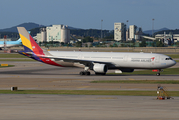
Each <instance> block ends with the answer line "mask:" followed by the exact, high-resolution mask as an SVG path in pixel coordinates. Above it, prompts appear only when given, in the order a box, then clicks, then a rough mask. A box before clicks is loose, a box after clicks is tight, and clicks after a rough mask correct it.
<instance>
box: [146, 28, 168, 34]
mask: <svg viewBox="0 0 179 120" xmlns="http://www.w3.org/2000/svg"><path fill="white" fill-rule="evenodd" d="M163 30H170V29H168V28H161V29H158V30H154V31H153V33H156V32H158V31H163ZM143 33H145V34H149V35H152V30H146V31H143Z"/></svg>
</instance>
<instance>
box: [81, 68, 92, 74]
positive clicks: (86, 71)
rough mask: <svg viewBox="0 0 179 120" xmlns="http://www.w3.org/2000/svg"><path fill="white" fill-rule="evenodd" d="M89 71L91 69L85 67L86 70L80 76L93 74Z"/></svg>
mask: <svg viewBox="0 0 179 120" xmlns="http://www.w3.org/2000/svg"><path fill="white" fill-rule="evenodd" d="M88 70H89V67H85V70H84V71H81V72H80V75H91V73H90V72H89V71H88Z"/></svg>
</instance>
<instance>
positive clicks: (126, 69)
mask: <svg viewBox="0 0 179 120" xmlns="http://www.w3.org/2000/svg"><path fill="white" fill-rule="evenodd" d="M120 70H121V71H122V72H134V69H129V68H124V69H120Z"/></svg>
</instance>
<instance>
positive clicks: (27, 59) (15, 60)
mask: <svg viewBox="0 0 179 120" xmlns="http://www.w3.org/2000/svg"><path fill="white" fill-rule="evenodd" d="M0 61H36V60H34V59H30V58H29V59H0Z"/></svg>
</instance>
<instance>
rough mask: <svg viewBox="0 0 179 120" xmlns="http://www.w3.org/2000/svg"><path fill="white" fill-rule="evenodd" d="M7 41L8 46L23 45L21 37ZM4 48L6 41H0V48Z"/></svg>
mask: <svg viewBox="0 0 179 120" xmlns="http://www.w3.org/2000/svg"><path fill="white" fill-rule="evenodd" d="M5 43H6V47H7V48H9V47H15V46H19V45H22V42H21V38H19V39H18V40H16V41H6V42H5ZM2 48H4V41H0V49H2Z"/></svg>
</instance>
